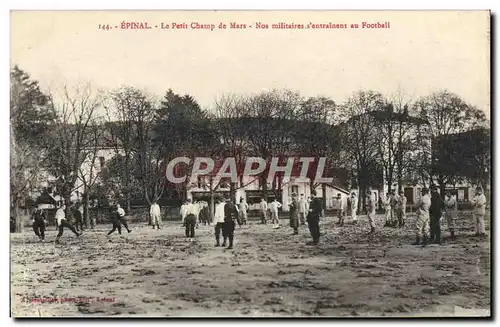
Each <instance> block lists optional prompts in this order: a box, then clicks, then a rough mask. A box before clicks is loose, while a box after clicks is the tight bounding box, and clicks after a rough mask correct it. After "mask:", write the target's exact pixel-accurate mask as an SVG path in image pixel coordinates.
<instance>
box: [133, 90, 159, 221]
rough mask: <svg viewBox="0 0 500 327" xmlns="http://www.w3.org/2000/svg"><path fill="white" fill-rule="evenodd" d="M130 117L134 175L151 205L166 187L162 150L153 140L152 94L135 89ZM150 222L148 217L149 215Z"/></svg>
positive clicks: (153, 112) (153, 109) (153, 114)
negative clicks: (132, 131) (134, 165)
mask: <svg viewBox="0 0 500 327" xmlns="http://www.w3.org/2000/svg"><path fill="white" fill-rule="evenodd" d="M131 99H132V100H133V103H132V105H131V107H130V108H131V109H132V110H131V112H130V119H131V121H132V123H133V126H134V130H135V134H134V137H135V142H134V149H133V151H134V153H135V156H134V157H135V159H136V162H137V165H138V170H137V171H136V172H135V178H136V179H137V180H138V181H139V182H140V183H141V185H142V188H143V192H144V199H145V200H146V202H147V203H148V204H149V205H150V206H151V205H152V204H153V202H156V201H158V200H159V199H160V197H161V196H162V194H163V192H164V190H165V183H166V174H165V168H166V165H165V160H164V159H165V153H164V151H162V149H161V148H159V147H157V146H155V144H154V143H153V128H154V126H155V114H156V112H155V104H154V99H153V97H152V96H151V95H148V94H146V93H144V92H141V91H140V90H134V92H133V96H132V97H131ZM149 223H150V224H152V222H151V217H149Z"/></svg>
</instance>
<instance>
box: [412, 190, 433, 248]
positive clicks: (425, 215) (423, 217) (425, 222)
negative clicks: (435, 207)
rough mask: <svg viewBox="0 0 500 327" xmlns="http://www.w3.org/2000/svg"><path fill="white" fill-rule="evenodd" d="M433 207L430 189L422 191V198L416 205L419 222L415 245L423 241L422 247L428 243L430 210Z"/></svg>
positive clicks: (417, 223)
mask: <svg viewBox="0 0 500 327" xmlns="http://www.w3.org/2000/svg"><path fill="white" fill-rule="evenodd" d="M430 206H431V198H430V197H429V189H427V188H425V187H424V188H423V189H422V196H421V197H420V199H418V201H417V203H416V204H415V208H416V209H417V220H416V222H415V226H416V241H415V243H413V245H419V244H420V240H422V245H423V246H425V245H427V243H428V235H427V234H428V233H429V208H430Z"/></svg>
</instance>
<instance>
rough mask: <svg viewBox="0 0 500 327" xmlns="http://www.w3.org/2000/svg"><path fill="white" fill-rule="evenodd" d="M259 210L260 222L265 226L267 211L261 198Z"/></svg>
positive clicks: (264, 201) (265, 204)
mask: <svg viewBox="0 0 500 327" xmlns="http://www.w3.org/2000/svg"><path fill="white" fill-rule="evenodd" d="M259 209H260V215H261V221H262V223H263V224H267V209H268V205H267V202H266V200H264V198H262V199H261V200H260V203H259Z"/></svg>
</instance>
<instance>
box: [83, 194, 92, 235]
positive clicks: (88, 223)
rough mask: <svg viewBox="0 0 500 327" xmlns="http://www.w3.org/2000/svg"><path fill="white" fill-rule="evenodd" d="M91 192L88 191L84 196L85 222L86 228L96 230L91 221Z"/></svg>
mask: <svg viewBox="0 0 500 327" xmlns="http://www.w3.org/2000/svg"><path fill="white" fill-rule="evenodd" d="M89 202H90V199H89V192H88V190H86V191H85V193H84V195H83V221H84V222H85V228H88V226H91V227H92V228H94V224H93V222H92V221H91V220H90V214H89Z"/></svg>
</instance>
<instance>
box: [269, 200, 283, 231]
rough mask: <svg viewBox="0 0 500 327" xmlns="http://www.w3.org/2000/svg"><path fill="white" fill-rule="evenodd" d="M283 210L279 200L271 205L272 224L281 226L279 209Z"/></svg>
mask: <svg viewBox="0 0 500 327" xmlns="http://www.w3.org/2000/svg"><path fill="white" fill-rule="evenodd" d="M279 208H281V203H279V202H278V200H277V199H274V201H273V202H271V203H270V204H269V211H270V212H271V224H274V223H275V222H276V224H277V225H279V224H280V220H279V213H278V209H279Z"/></svg>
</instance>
